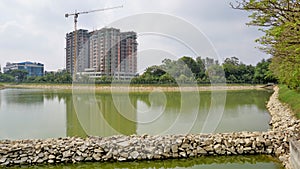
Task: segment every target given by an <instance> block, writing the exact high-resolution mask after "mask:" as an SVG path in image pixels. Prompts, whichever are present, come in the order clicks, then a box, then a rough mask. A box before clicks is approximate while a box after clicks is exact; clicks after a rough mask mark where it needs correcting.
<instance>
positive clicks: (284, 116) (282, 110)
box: [267, 86, 300, 169]
mask: <svg viewBox="0 0 300 169" xmlns="http://www.w3.org/2000/svg"><path fill="white" fill-rule="evenodd" d="M278 91H279V88H278V87H277V86H275V87H274V93H273V94H272V96H271V97H270V100H269V102H268V104H267V108H268V110H269V112H270V114H271V117H272V118H271V121H270V125H271V126H272V131H274V132H277V133H278V132H279V133H280V135H284V137H285V138H286V139H285V140H282V144H284V145H285V146H286V144H289V141H290V140H292V139H293V140H300V135H299V134H300V120H298V119H296V117H295V116H294V114H293V112H292V111H291V109H290V108H289V106H288V105H286V104H283V103H281V102H280V101H279V99H278ZM288 150H289V149H288ZM277 151H278V152H279V151H280V149H278V150H277ZM277 156H278V157H279V160H280V161H282V163H283V165H284V166H285V167H286V168H288V169H289V168H292V167H291V164H290V161H289V158H290V151H286V152H284V153H283V152H282V153H280V154H279V155H278V154H277Z"/></svg>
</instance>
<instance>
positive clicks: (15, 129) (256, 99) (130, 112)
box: [0, 89, 271, 139]
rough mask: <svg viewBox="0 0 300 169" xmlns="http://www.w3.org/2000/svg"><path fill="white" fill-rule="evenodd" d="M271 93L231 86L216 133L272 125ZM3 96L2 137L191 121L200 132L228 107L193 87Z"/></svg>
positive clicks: (171, 128) (165, 126) (172, 127)
mask: <svg viewBox="0 0 300 169" xmlns="http://www.w3.org/2000/svg"><path fill="white" fill-rule="evenodd" d="M216 94H218V93H217V92H216ZM270 95H271V93H270V92H268V91H256V90H249V91H248V90H247V91H228V92H227V98H226V104H225V111H224V113H223V115H222V116H221V117H222V118H221V119H220V121H217V122H218V127H217V129H216V131H215V132H232V131H244V130H247V131H265V130H267V129H268V128H269V125H268V122H269V118H270V116H269V114H268V112H267V110H266V108H265V102H266V101H267V100H268V98H269V96H270ZM0 96H1V97H0V100H1V109H0V133H1V135H0V139H4V138H10V139H19V138H47V137H65V136H82V137H85V136H87V135H97V136H110V135H115V134H124V135H131V134H144V133H148V134H151V135H155V134H173V133H183V132H185V131H184V130H186V128H188V127H190V126H191V128H190V130H188V131H190V132H191V133H200V132H203V128H204V126H205V125H206V124H205V123H207V121H205V120H206V119H207V118H208V116H210V115H211V114H212V113H220V112H218V111H217V110H218V109H222V108H221V104H218V103H217V102H215V103H214V106H212V102H213V101H214V99H213V98H212V94H211V92H200V94H199V96H200V98H199V99H200V101H199V99H198V100H197V96H195V94H194V93H189V92H182V93H180V92H165V93H160V92H156V93H155V92H154V93H151V94H149V93H129V95H128V96H126V95H124V94H122V93H117V94H114V95H113V96H112V95H111V93H103V92H101V93H89V92H81V93H78V94H76V95H75V97H74V95H72V92H71V91H62V90H57V91H56V90H33V89H5V90H1V91H0ZM126 99H128V100H126ZM128 102H129V103H130V104H128ZM212 107H214V108H213V109H212ZM213 111H215V112H213ZM208 123H216V121H208ZM25 133H26V134H25Z"/></svg>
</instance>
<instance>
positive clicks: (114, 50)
mask: <svg viewBox="0 0 300 169" xmlns="http://www.w3.org/2000/svg"><path fill="white" fill-rule="evenodd" d="M79 31H80V32H79ZM87 36H88V39H86V38H85V37H87ZM73 39H74V32H71V33H67V37H66V68H67V70H68V71H69V72H73V70H74V68H73V67H74V61H73V60H72V58H74V57H72V56H74V48H72V47H73V46H74V45H73V46H72V45H70V44H72V40H73ZM77 39H78V40H77V44H78V45H77V46H78V47H81V49H77V51H78V52H77V62H76V63H77V72H79V73H80V72H83V73H84V74H87V75H89V76H91V77H100V76H114V77H119V78H128V77H132V76H134V75H135V74H136V72H137V35H136V33H135V32H120V29H116V28H102V29H100V30H95V31H92V32H88V31H87V30H78V33H77Z"/></svg>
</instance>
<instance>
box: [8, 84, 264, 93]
mask: <svg viewBox="0 0 300 169" xmlns="http://www.w3.org/2000/svg"><path fill="white" fill-rule="evenodd" d="M4 88H23V89H26V88H27V89H49V90H52V89H53V90H78V89H80V90H95V91H105V92H110V91H113V92H114V91H116V92H151V91H166V92H167V91H170V92H172V91H174V92H175V91H226V90H266V89H265V88H263V85H236V86H235V85H229V86H226V85H211V86H187V85H185V86H180V87H176V86H155V85H153V86H151V85H150V86H148V85H145V86H125V85H72V84H59V85H56V84H17V85H13V84H8V85H5V86H4Z"/></svg>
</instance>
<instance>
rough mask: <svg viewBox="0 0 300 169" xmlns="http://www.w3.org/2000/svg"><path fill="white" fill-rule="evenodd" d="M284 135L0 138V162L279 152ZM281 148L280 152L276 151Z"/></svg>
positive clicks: (283, 147)
mask: <svg viewBox="0 0 300 169" xmlns="http://www.w3.org/2000/svg"><path fill="white" fill-rule="evenodd" d="M284 140H287V138H285V136H284V135H281V134H280V133H275V132H271V131H270V132H237V133H222V134H214V135H209V134H196V135H195V134H189V135H166V136H148V135H143V136H136V135H133V136H112V137H105V138H102V137H89V138H85V139H82V138H75V137H70V138H59V139H46V140H20V141H9V140H6V141H1V143H0V157H1V158H0V163H1V165H6V166H7V165H15V164H39V163H65V162H73V163H74V162H80V161H128V160H152V159H166V158H187V157H194V156H205V155H239V154H274V153H275V154H281V153H285V152H286V151H288V144H287V143H284V144H283V142H284ZM279 150H280V152H279Z"/></svg>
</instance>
